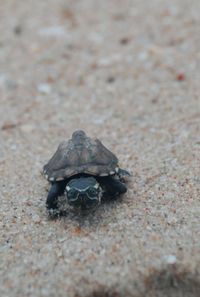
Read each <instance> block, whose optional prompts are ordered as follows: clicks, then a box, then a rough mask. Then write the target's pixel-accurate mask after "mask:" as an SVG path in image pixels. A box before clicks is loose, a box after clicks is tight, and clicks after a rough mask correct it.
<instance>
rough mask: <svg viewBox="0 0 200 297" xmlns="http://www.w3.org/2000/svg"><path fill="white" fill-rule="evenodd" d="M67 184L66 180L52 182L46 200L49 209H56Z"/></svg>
mask: <svg viewBox="0 0 200 297" xmlns="http://www.w3.org/2000/svg"><path fill="white" fill-rule="evenodd" d="M65 186H66V182H55V183H52V186H51V189H50V190H49V194H48V196H47V200H46V206H47V209H48V210H49V211H51V210H56V209H57V208H58V204H57V203H58V196H60V195H62V194H63V193H64V190H65Z"/></svg>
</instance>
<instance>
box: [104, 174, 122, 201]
mask: <svg viewBox="0 0 200 297" xmlns="http://www.w3.org/2000/svg"><path fill="white" fill-rule="evenodd" d="M101 184H102V185H103V188H104V191H105V197H114V196H116V195H120V194H124V193H126V191H127V187H126V186H125V184H124V183H122V182H121V181H120V180H118V179H115V178H114V177H112V176H106V177H105V178H103V179H102V180H101Z"/></svg>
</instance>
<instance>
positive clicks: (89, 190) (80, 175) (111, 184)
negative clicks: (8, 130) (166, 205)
mask: <svg viewBox="0 0 200 297" xmlns="http://www.w3.org/2000/svg"><path fill="white" fill-rule="evenodd" d="M43 174H44V176H45V177H46V179H47V180H48V181H49V182H51V189H50V191H49V193H48V196H47V200H46V206H47V209H48V210H49V213H50V214H51V213H53V212H56V211H57V209H58V205H57V198H58V196H60V195H62V194H63V193H65V195H66V197H67V200H68V203H69V205H71V206H74V207H77V208H80V209H81V210H87V209H90V208H92V207H94V206H96V205H98V204H99V203H100V202H101V199H102V198H106V199H108V198H110V197H114V196H116V195H118V194H123V193H125V192H126V191H127V188H126V186H125V183H124V179H123V176H125V175H130V174H129V172H128V171H126V170H123V169H121V168H119V165H118V159H117V157H116V156H115V155H114V154H113V153H111V152H110V151H109V150H108V149H107V148H106V147H105V146H104V145H103V144H102V143H101V142H100V141H99V140H98V139H92V138H89V137H87V136H86V134H85V132H84V131H81V130H78V131H75V132H74V133H73V134H72V138H71V139H70V140H68V141H63V142H62V143H61V144H60V145H59V146H58V149H57V151H56V152H55V154H54V155H53V157H52V158H51V159H50V161H49V162H48V163H47V164H46V165H45V166H44V169H43Z"/></svg>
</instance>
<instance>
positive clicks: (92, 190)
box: [87, 187, 98, 198]
mask: <svg viewBox="0 0 200 297" xmlns="http://www.w3.org/2000/svg"><path fill="white" fill-rule="evenodd" d="M87 194H88V196H89V197H90V198H96V197H97V196H98V191H97V189H95V188H92V187H91V188H89V189H88V190H87Z"/></svg>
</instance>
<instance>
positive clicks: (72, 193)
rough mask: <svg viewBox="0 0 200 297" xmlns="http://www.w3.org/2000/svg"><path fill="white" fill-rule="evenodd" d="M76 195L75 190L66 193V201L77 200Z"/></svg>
mask: <svg viewBox="0 0 200 297" xmlns="http://www.w3.org/2000/svg"><path fill="white" fill-rule="evenodd" d="M77 194H78V193H77V190H75V189H73V188H72V189H70V190H68V191H67V197H68V199H69V200H71V201H72V200H76V199H77V197H78V195H77Z"/></svg>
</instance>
